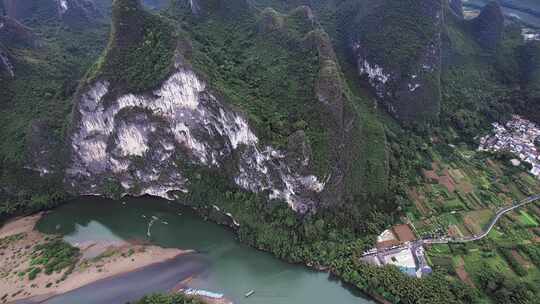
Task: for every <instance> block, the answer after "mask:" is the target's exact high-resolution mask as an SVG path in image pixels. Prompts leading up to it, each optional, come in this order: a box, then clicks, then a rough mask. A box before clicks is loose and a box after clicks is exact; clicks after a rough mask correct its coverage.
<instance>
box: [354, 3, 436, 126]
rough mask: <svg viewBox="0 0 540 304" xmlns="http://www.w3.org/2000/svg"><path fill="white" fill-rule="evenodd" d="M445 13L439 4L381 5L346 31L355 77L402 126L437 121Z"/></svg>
mask: <svg viewBox="0 0 540 304" xmlns="http://www.w3.org/2000/svg"><path fill="white" fill-rule="evenodd" d="M445 8H446V5H443V1H441V0H429V1H412V0H407V1H398V0H386V1H382V2H380V3H379V5H377V7H375V8H374V9H373V10H372V11H371V12H369V13H368V14H366V15H365V16H360V17H358V20H357V22H356V25H355V26H354V28H352V29H351V30H350V32H351V38H350V47H351V48H352V51H353V52H354V55H355V57H356V62H357V67H358V73H359V74H360V75H361V76H363V77H366V79H367V81H368V82H369V84H370V85H371V87H372V88H373V90H374V92H375V93H376V95H377V96H378V97H379V98H380V99H381V100H382V101H383V103H384V104H385V105H386V107H387V108H388V110H389V112H390V113H391V114H392V115H393V116H395V117H396V118H397V119H398V120H400V121H401V122H403V123H405V124H422V123H423V122H429V121H432V120H436V119H437V116H438V113H439V107H440V69H441V30H442V27H443V25H444V16H445V14H444V9H445ZM407 20H409V21H407Z"/></svg>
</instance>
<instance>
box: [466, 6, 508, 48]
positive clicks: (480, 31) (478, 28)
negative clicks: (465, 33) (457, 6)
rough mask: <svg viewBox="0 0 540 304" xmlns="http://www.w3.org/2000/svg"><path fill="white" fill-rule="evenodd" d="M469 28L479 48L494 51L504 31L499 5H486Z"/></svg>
mask: <svg viewBox="0 0 540 304" xmlns="http://www.w3.org/2000/svg"><path fill="white" fill-rule="evenodd" d="M471 28H472V31H473V32H474V34H475V36H476V41H478V43H479V44H480V46H482V47H483V48H486V49H489V50H493V49H495V48H496V47H497V45H498V44H499V41H501V38H502V33H503V29H504V16H503V13H502V10H501V6H500V5H499V3H498V2H497V1H492V2H490V3H488V4H487V5H486V6H485V7H484V8H483V9H482V12H481V13H480V15H479V16H478V17H476V18H475V19H473V20H471Z"/></svg>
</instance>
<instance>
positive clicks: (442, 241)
mask: <svg viewBox="0 0 540 304" xmlns="http://www.w3.org/2000/svg"><path fill="white" fill-rule="evenodd" d="M538 200H540V194H537V195H533V196H529V197H528V198H526V199H524V200H522V201H520V202H519V203H517V204H515V205H512V206H510V207H506V208H503V209H501V210H499V211H498V212H497V213H496V214H495V217H494V218H493V219H492V220H491V222H490V223H489V225H488V228H487V229H486V230H485V231H484V232H482V233H481V234H479V235H474V236H469V237H464V238H457V239H452V238H449V237H443V238H438V239H424V240H422V242H423V243H424V244H447V243H467V242H473V241H478V240H481V239H483V238H485V237H486V236H487V235H488V234H489V233H490V232H491V230H492V229H493V227H495V224H497V222H498V221H499V219H500V218H501V217H502V216H503V215H505V214H506V213H508V212H511V211H513V210H515V209H517V208H520V207H523V206H525V205H527V204H530V203H533V202H536V201H538Z"/></svg>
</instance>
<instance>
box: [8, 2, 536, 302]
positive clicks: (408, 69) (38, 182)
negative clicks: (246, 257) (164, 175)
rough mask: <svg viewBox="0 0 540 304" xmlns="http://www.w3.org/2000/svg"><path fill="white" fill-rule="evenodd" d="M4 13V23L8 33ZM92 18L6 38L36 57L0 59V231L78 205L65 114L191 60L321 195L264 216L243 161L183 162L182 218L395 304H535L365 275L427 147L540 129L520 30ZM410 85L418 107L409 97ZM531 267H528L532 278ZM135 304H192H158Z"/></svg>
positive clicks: (485, 18)
mask: <svg viewBox="0 0 540 304" xmlns="http://www.w3.org/2000/svg"><path fill="white" fill-rule="evenodd" d="M5 2H6V1H0V4H2V6H0V13H2V14H6V15H8V12H7V11H6V8H5V7H4V3H5ZM102 2H103V1H96V3H95V5H96V10H97V11H101V12H102V13H101V14H96V15H93V14H89V13H88V12H87V11H84V12H85V14H86V15H85V16H87V18H88V23H85V25H84V26H81V25H80V23H78V22H77V23H70V21H69V20H71V19H69V18H67V17H65V18H57V17H54V16H55V14H54V13H53V14H52V15H51V12H50V11H49V10H48V9H45V8H44V9H42V10H37V11H36V12H32V13H28V12H26V14H27V15H25V17H24V18H22V17H21V18H19V19H20V21H21V24H19V23H17V24H16V27H15V29H14V30H15V31H17V30H18V31H21V29H28V30H29V31H31V32H32V38H31V43H29V44H28V43H26V44H21V43H18V42H17V41H15V40H14V39H13V36H10V35H3V32H1V29H2V28H1V27H0V51H2V50H3V49H4V48H5V49H6V53H7V54H8V56H7V57H6V58H8V59H9V60H10V61H13V62H14V64H13V66H14V73H15V76H14V77H10V76H9V75H8V73H0V90H1V91H2V94H1V96H0V106H1V109H0V117H1V119H2V121H3V128H2V130H0V141H1V142H2V145H0V220H1V221H4V220H6V219H8V218H11V217H13V216H15V215H20V214H29V213H32V212H36V211H39V210H44V209H49V208H53V207H54V206H57V205H58V204H61V203H63V202H64V201H66V199H67V198H69V197H72V196H76V195H77V194H78V193H73V192H70V191H68V190H67V188H68V187H66V183H67V180H66V178H65V175H64V173H65V171H66V168H67V167H68V162H69V158H70V153H71V152H72V151H70V149H71V148H70V147H69V143H70V138H69V136H70V135H71V134H72V132H73V128H74V125H73V121H74V114H73V113H74V111H73V108H74V102H75V100H77V98H79V97H80V96H79V95H81V92H83V90H84V89H85V88H86V87H88V86H90V85H91V84H93V83H95V82H97V81H105V80H106V81H108V82H109V83H110V86H111V87H112V88H113V89H112V90H110V91H108V93H107V94H108V95H107V96H106V100H107V101H110V102H113V101H114V100H115V99H116V98H119V97H121V96H123V95H127V94H141V95H142V96H152V95H153V94H154V91H153V90H154V89H156V88H157V87H159V86H160V85H161V84H162V83H163V81H164V80H165V79H167V78H168V77H169V76H170V75H171V73H172V72H173V71H174V70H175V69H177V68H178V66H179V61H180V60H183V61H182V64H181V66H182V67H189V68H191V69H193V70H194V71H196V73H197V74H198V75H201V79H204V80H205V81H206V83H207V84H208V86H209V91H210V92H212V93H213V94H214V95H215V96H217V98H218V99H219V100H222V101H224V102H225V103H226V104H227V105H228V106H230V107H231V108H233V109H234V110H235V111H238V112H239V113H242V115H244V116H245V117H246V119H247V121H248V122H249V125H250V126H251V127H252V129H253V130H254V132H255V133H256V134H257V136H258V139H259V140H260V143H259V144H260V146H261V147H262V146H266V145H268V146H272V147H275V148H276V149H279V150H283V151H293V152H296V151H297V150H298V149H300V148H299V146H302V145H299V144H298V142H300V140H299V139H298V138H302V139H303V138H304V137H305V142H307V144H306V145H305V146H306V147H309V149H308V148H305V149H304V150H306V151H307V150H309V152H310V156H311V157H310V163H309V165H308V166H306V168H302V169H300V170H303V171H306V172H309V173H310V174H313V176H315V177H317V178H319V179H320V180H324V181H325V182H326V184H325V186H326V188H325V190H324V191H323V192H322V194H320V195H319V197H317V198H318V199H319V201H318V202H319V204H318V205H317V206H316V208H314V209H313V210H314V211H313V212H308V213H307V214H302V215H299V214H297V213H295V212H294V211H293V210H292V209H291V208H289V207H288V205H287V204H286V203H285V202H283V201H282V200H279V199H278V200H276V199H269V193H268V192H270V190H268V189H267V190H265V191H261V192H259V193H254V192H253V191H247V190H246V189H241V188H239V187H238V185H237V184H235V180H234V178H231V172H233V171H234V170H235V168H231V167H233V165H231V164H236V163H235V162H236V161H238V158H240V155H241V154H240V152H238V153H237V154H234V153H233V154H232V156H231V162H230V164H229V165H228V166H224V167H211V166H202V165H200V164H197V163H194V162H191V161H188V160H187V159H181V155H182V154H181V153H179V156H178V159H177V163H176V165H177V166H178V168H180V169H181V172H182V174H183V175H184V177H185V179H186V180H187V183H186V185H187V189H188V190H189V191H187V192H186V193H184V192H182V193H175V195H177V200H178V201H181V202H189V203H188V204H189V205H190V206H192V207H196V208H197V210H199V211H200V212H201V213H202V215H204V216H208V217H209V218H211V219H213V220H214V221H216V222H220V223H223V224H227V225H230V223H228V222H227V221H225V220H223V218H222V217H221V216H220V215H219V214H214V213H213V212H212V211H211V210H212V208H207V207H208V206H211V205H216V206H219V208H220V209H221V210H223V211H224V212H230V213H231V214H234V217H235V219H236V220H238V221H239V222H241V223H242V225H241V226H240V227H239V228H238V229H237V231H236V232H237V234H238V238H239V239H240V240H241V241H242V242H245V243H246V244H249V245H251V246H253V247H255V248H258V249H261V250H265V251H268V252H271V253H273V254H274V255H276V256H277V257H279V258H281V259H284V260H287V261H289V262H292V263H301V264H306V265H309V266H312V267H315V268H318V269H328V270H329V271H330V272H332V273H333V274H335V275H336V276H338V277H340V278H341V279H342V280H344V281H345V282H348V283H350V284H352V285H354V286H356V287H358V288H359V289H360V290H362V291H363V292H365V293H367V294H370V295H374V296H379V297H382V298H384V299H386V300H388V301H389V302H391V303H476V302H478V301H483V300H486V299H490V301H493V302H496V303H535V301H537V296H536V295H537V294H538V292H539V291H538V286H531V285H530V284H526V283H523V282H522V281H519V280H516V279H515V278H513V277H510V276H507V275H505V274H504V273H499V272H497V271H496V270H494V269H492V268H491V267H490V266H489V265H487V264H486V266H485V267H483V269H484V270H483V271H482V273H481V275H480V276H479V279H478V282H477V283H478V284H479V285H478V286H477V287H478V288H473V287H471V286H470V285H467V284H465V283H463V282H462V281H460V280H458V279H457V278H456V277H455V276H452V275H450V274H449V273H448V272H447V271H445V270H444V269H439V268H437V269H435V271H434V273H433V274H432V275H430V276H427V277H425V278H422V279H420V278H411V277H408V276H407V275H405V274H404V273H402V272H401V271H400V270H399V269H398V268H397V267H395V266H386V267H376V266H373V265H368V264H365V263H363V262H360V255H361V254H362V253H363V252H364V251H365V250H367V249H369V248H371V247H373V244H374V241H375V239H376V236H377V235H378V234H379V233H380V232H381V231H383V230H385V229H386V228H388V227H390V226H392V225H393V224H396V223H400V222H401V221H402V216H403V213H402V211H404V210H405V209H407V208H410V207H411V205H412V202H411V201H410V199H409V198H408V189H409V187H411V186H415V185H416V184H417V183H418V180H417V178H416V177H417V176H418V175H419V174H420V172H422V169H431V161H430V160H432V159H431V158H430V156H429V153H428V152H429V151H428V148H427V146H428V145H430V144H431V143H432V141H433V138H437V140H439V141H441V142H443V143H445V144H455V143H460V144H464V145H469V146H470V147H474V149H476V147H477V141H478V138H477V136H478V135H479V132H482V131H486V130H488V129H489V127H490V123H492V122H495V121H500V122H504V121H506V120H508V119H509V118H510V117H511V114H513V113H520V114H522V115H524V116H526V117H528V118H529V119H531V120H532V121H536V122H540V107H539V105H540V102H539V101H540V94H539V92H540V90H539V88H540V44H539V43H538V42H537V41H536V42H535V41H524V40H523V37H522V35H521V26H522V25H520V24H518V23H514V22H506V23H505V21H504V20H503V19H502V13H501V11H500V7H499V6H498V5H497V4H492V5H489V6H488V7H487V8H486V9H485V10H484V11H483V12H482V13H481V14H480V15H479V16H478V17H477V18H476V19H473V20H465V19H463V18H461V17H460V16H459V14H455V12H452V8H451V7H450V6H449V3H448V2H447V1H434V0H433V1H416V0H406V1H405V0H384V1H370V0H362V1H357V0H328V1H323V0H317V1H280V0H266V1H263V0H260V1H241V0H233V1H218V0H213V1H195V2H193V1H191V6H190V5H189V4H190V2H188V1H170V3H169V2H168V1H167V3H166V4H165V1H162V2H164V3H160V2H159V1H153V3H152V5H151V9H149V8H148V7H147V8H143V3H140V2H139V1H138V0H115V1H113V5H112V8H111V7H109V5H107V4H106V3H105V2H106V1H104V2H103V3H102ZM293 2H294V3H293ZM193 3H195V4H193ZM304 4H309V7H306V6H301V5H304ZM161 7H166V9H164V10H159V8H161ZM434 16H435V17H434ZM3 18H4V17H3ZM5 18H11V17H5ZM441 20H442V21H441ZM109 31H110V35H109V37H108V36H107V33H108V32H109ZM107 38H108V43H107ZM16 42H17V43H16ZM358 45H360V46H358ZM359 62H363V63H364V64H363V65H361V66H359ZM366 62H367V63H368V65H369V64H372V65H373V67H377V68H378V69H379V68H380V71H379V72H378V73H380V74H381V73H382V74H383V75H378V76H377V77H379V79H378V80H377V81H378V82H376V83H374V82H373V79H372V75H369V73H363V74H362V73H359V70H360V69H361V68H362V67H364V68H365V63H366ZM426 66H427V67H426ZM0 67H2V66H0ZM2 71H3V70H0V72H2ZM385 73H387V74H385ZM370 77H371V78H370ZM385 78H388V79H389V80H388V81H387V82H386V81H383V82H385V83H382V84H383V85H381V79H385ZM413 81H417V82H418V83H417V86H418V87H419V88H420V89H419V91H421V92H416V91H415V90H416V89H417V87H413V88H414V90H413V89H411V86H412V82H413ZM417 94H418V95H417ZM411 100H414V101H418V102H414V103H412V102H409V101H411ZM122 113H123V115H126V116H129V115H130V113H131V112H129V113H128V112H122ZM132 113H137V112H136V111H133V112H132ZM75 116H76V115H75ZM304 135H305V136H304ZM302 143H304V142H303V141H302ZM218 144H219V143H218ZM218 144H216V146H217V145H218ZM302 147H304V146H302ZM41 150H44V151H46V152H43V153H41V152H40V153H37V151H41ZM107 152H110V151H107ZM141 161H144V159H142V158H137V157H134V159H133V162H134V163H137V162H141ZM43 162H45V163H47V164H48V165H49V167H50V168H53V170H52V172H44V171H43V170H41V171H40V169H42V168H39V166H37V165H36V164H38V163H43ZM133 171H136V170H135V169H133ZM302 173H303V172H302ZM134 174H135V173H134ZM104 184H105V188H104V189H103V193H101V194H102V195H106V196H110V197H115V198H118V197H120V196H121V195H123V194H125V189H124V188H123V186H122V183H121V181H120V180H119V179H118V180H117V179H115V178H114V176H113V175H111V176H108V178H107V180H105V181H104ZM45 249H47V248H44V250H45ZM537 249H538V247H534V246H524V247H523V248H522V249H520V250H522V251H526V252H527V255H528V256H529V257H530V259H531V260H533V261H534V262H535V263H536V262H537V261H538V256H539V254H538V250H537ZM497 250H498V251H499V252H500V254H501V256H503V257H505V259H506V260H508V261H510V262H509V264H510V266H511V267H512V269H513V270H514V272H515V273H517V274H518V275H519V274H520V273H521V274H523V275H525V274H526V270H525V269H522V268H523V267H522V266H521V265H520V264H519V263H517V262H516V261H514V260H512V253H511V251H510V249H504V248H503V249H500V248H498V249H497ZM51 267H53V266H51ZM139 303H201V302H200V301H199V300H197V299H191V298H185V297H183V296H181V295H176V296H171V297H167V296H160V295H154V296H148V297H146V298H144V299H142V300H141V301H140V302H139Z"/></svg>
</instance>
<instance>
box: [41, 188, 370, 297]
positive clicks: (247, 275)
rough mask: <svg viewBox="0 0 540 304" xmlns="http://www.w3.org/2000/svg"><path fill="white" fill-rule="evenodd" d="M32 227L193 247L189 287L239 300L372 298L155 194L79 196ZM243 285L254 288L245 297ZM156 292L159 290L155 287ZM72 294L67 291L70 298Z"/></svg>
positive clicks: (72, 235)
mask: <svg viewBox="0 0 540 304" xmlns="http://www.w3.org/2000/svg"><path fill="white" fill-rule="evenodd" d="M123 202H125V204H124V203H123ZM151 221H152V222H153V223H152V225H151V227H150V229H148V227H149V223H150V222H151ZM37 229H38V230H40V231H42V232H45V233H57V234H62V235H63V236H64V239H65V240H66V241H68V242H70V243H72V244H75V243H78V242H85V241H95V240H106V241H116V240H148V241H150V242H151V243H153V244H156V245H159V246H163V247H174V248H181V249H195V250H197V251H198V252H200V255H201V256H203V257H204V260H205V261H206V262H205V263H206V264H207V265H206V267H205V269H206V271H204V272H203V273H201V274H200V275H199V276H198V278H197V279H196V280H195V281H194V282H193V284H194V286H195V287H198V288H202V289H206V290H210V291H213V292H218V293H223V294H225V296H226V297H227V298H229V299H232V300H234V302H235V303H239V304H243V303H258V304H281V303H283V304H285V303H287V304H291V303H294V304H318V303H321V304H323V303H339V304H348V303H355V304H365V303H372V302H371V301H370V300H367V299H365V298H363V297H362V295H360V294H357V293H355V292H354V291H352V290H351V289H349V288H346V286H343V285H342V284H341V283H340V282H339V281H337V280H333V279H332V278H330V277H329V276H328V274H326V273H321V272H314V271H311V270H309V269H307V268H305V267H302V266H299V265H291V264H288V263H285V262H282V261H280V260H279V259H277V258H275V257H273V256H272V255H270V254H267V253H264V252H260V251H258V250H255V249H253V248H251V247H248V246H245V245H243V244H241V243H239V242H238V241H237V239H236V237H235V234H234V233H233V232H232V231H230V230H229V229H227V228H225V227H222V226H219V225H216V224H214V223H211V222H207V221H204V220H202V219H201V218H200V217H198V216H197V215H195V214H194V213H193V212H192V211H191V210H189V209H187V208H183V207H181V206H179V205H177V204H174V203H171V202H167V201H164V200H159V199H155V198H129V199H125V200H123V201H112V200H107V199H102V198H97V197H82V198H79V199H77V200H74V201H71V202H69V203H67V204H65V205H63V206H61V207H59V208H57V209H55V210H53V211H52V212H50V213H48V214H47V215H45V216H44V217H43V218H42V220H41V221H40V222H39V223H38V224H37ZM148 230H149V231H148ZM148 232H150V233H149V235H150V236H148ZM115 284H119V283H118V282H117V283H115ZM96 288H98V287H96ZM99 288H101V287H99ZM249 290H255V293H254V294H253V295H252V296H251V297H249V298H245V297H244V294H245V293H246V292H248V291H249ZM156 291H160V290H159V288H158V287H156ZM94 292H96V293H97V291H95V290H94ZM77 296H78V294H77V293H75V294H72V295H70V299H73V298H74V297H75V298H76V297H77ZM89 296H90V297H91V294H90V295H89V294H88V292H83V291H81V293H80V297H81V298H83V297H84V298H85V299H86V300H89V302H88V303H92V299H88V297H89ZM54 303H57V302H54ZM58 303H61V301H59V302H58Z"/></svg>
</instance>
